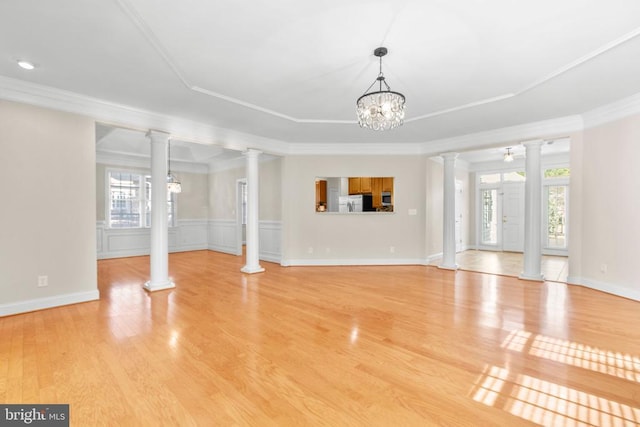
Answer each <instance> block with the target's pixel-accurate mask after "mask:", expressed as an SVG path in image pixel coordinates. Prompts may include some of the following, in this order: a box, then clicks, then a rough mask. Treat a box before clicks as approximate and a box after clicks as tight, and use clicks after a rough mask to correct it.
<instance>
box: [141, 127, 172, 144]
mask: <svg viewBox="0 0 640 427" xmlns="http://www.w3.org/2000/svg"><path fill="white" fill-rule="evenodd" d="M146 136H147V138H149V139H150V140H151V142H169V137H170V136H171V135H170V134H168V133H167V132H162V131H159V130H153V129H150V130H149V131H147V134H146Z"/></svg>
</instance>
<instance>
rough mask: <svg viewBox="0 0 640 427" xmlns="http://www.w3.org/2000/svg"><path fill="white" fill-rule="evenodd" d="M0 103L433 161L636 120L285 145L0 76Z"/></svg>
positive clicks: (299, 150) (297, 150)
mask: <svg viewBox="0 0 640 427" xmlns="http://www.w3.org/2000/svg"><path fill="white" fill-rule="evenodd" d="M0 99H5V100H8V101H15V102H21V103H25V104H30V105H36V106H39V107H44V108H49V109H53V110H59V111H66V112H70V113H74V114H79V115H83V116H88V117H91V118H92V119H94V120H96V121H98V122H103V123H105V124H111V125H114V126H117V127H128V128H131V129H134V130H140V131H147V130H149V129H155V130H161V131H164V132H168V133H170V134H171V138H172V139H178V140H181V141H186V142H195V143H201V144H208V145H216V146H220V147H223V148H227V149H231V150H237V151H244V150H246V149H248V148H256V149H260V150H261V151H264V152H265V153H270V154H275V155H322V154H334V155H335V154H362V153H370V154H400V155H402V154H428V155H437V154H439V153H442V152H447V151H456V150H458V151H468V150H471V149H476V148H488V147H492V146H497V145H499V144H504V143H513V142H518V141H523V140H526V139H532V138H540V137H544V138H552V137H560V136H566V135H568V134H570V133H572V132H578V131H581V130H583V129H584V128H585V127H594V126H597V125H600V124H604V123H607V122H611V121H614V120H618V119H620V118H623V117H626V116H630V115H634V114H640V93H639V94H636V95H633V96H631V97H628V98H624V99H622V100H620V101H616V102H614V103H611V104H607V105H605V106H602V107H599V108H596V109H594V110H590V111H588V112H585V113H584V114H582V115H573V116H567V117H561V118H557V119H551V120H546V121H540V122H534V123H527V124H523V125H517V126H511V127H506V128H499V129H493V130H489V131H483V132H477V133H473V134H467V135H462V136H457V137H452V138H444V139H438V140H432V141H424V142H420V143H384V144H382V143H380V144H373V143H372V144H361V143H339V142H330V143H295V142H294V143H287V142H283V141H277V140H274V139H269V138H264V137H259V136H256V135H251V134H247V133H243V132H237V131H233V130H230V129H223V128H216V127H213V126H211V125H207V124H202V123H198V122H193V121H189V120H185V119H178V118H175V117H171V116H166V115H161V114H157V113H153V112H149V111H144V110H139V109H135V108H132V107H128V106H125V105H120V104H115V103H111V102H106V101H103V100H100V99H97V98H92V97H88V96H84V95H79V94H76V93H73V92H69V91H64V90H61V89H55V88H51V87H48V86H44V85H39V84H35V83H30V82H26V81H23V80H18V79H12V78H9V77H4V76H0Z"/></svg>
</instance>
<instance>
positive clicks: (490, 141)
mask: <svg viewBox="0 0 640 427" xmlns="http://www.w3.org/2000/svg"><path fill="white" fill-rule="evenodd" d="M582 129H583V121H582V117H581V116H579V115H574V116H566V117H560V118H557V119H551V120H543V121H540V122H533V123H525V124H522V125H517V126H510V127H504V128H499V129H492V130H488V131H483V132H476V133H470V134H467V135H461V136H456V137H453V138H444V139H437V140H433V141H430V142H425V143H423V144H424V148H423V151H424V152H425V154H428V155H432V156H435V155H439V154H440V153H443V152H448V151H469V150H472V149H473V150H477V149H482V148H489V147H492V146H495V145H496V144H504V143H512V142H518V141H526V140H530V139H535V138H549V137H559V136H566V135H568V134H570V133H573V132H579V131H581V130H582Z"/></svg>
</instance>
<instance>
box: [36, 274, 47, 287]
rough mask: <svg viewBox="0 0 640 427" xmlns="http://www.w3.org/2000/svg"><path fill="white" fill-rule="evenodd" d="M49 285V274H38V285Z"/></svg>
mask: <svg viewBox="0 0 640 427" xmlns="http://www.w3.org/2000/svg"><path fill="white" fill-rule="evenodd" d="M45 286H49V276H38V287H39V288H44V287H45Z"/></svg>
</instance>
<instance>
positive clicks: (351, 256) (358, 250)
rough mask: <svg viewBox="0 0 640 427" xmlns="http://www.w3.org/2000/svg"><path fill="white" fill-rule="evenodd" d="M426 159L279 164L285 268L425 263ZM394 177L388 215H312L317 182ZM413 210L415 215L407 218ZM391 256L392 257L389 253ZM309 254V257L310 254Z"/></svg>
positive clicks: (290, 160)
mask: <svg viewBox="0 0 640 427" xmlns="http://www.w3.org/2000/svg"><path fill="white" fill-rule="evenodd" d="M424 164H425V158H424V157H420V156H364V155H363V156H289V157H286V158H284V159H283V160H282V194H283V198H282V199H283V204H282V220H283V237H282V248H283V249H282V250H283V256H282V257H283V260H284V262H289V261H291V260H294V261H295V260H302V261H303V262H313V260H314V259H319V260H331V259H337V260H341V259H342V260H359V259H366V260H371V261H373V260H375V259H381V260H424V259H425V245H424V238H423V237H421V236H424V235H425V188H426V186H425V182H426V180H425V171H424V169H425V167H424ZM328 176H331V177H341V176H342V177H348V176H392V177H394V178H395V181H394V186H395V188H394V203H395V206H394V209H395V212H394V213H392V214H371V213H367V214H365V213H363V214H338V213H329V212H325V213H318V212H315V209H314V205H315V178H316V177H328ZM409 209H415V210H416V215H409V213H408V212H409ZM392 246H393V247H394V249H395V251H394V252H393V253H392V252H391V249H390V248H391V247H392ZM310 251H313V252H312V253H310Z"/></svg>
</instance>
